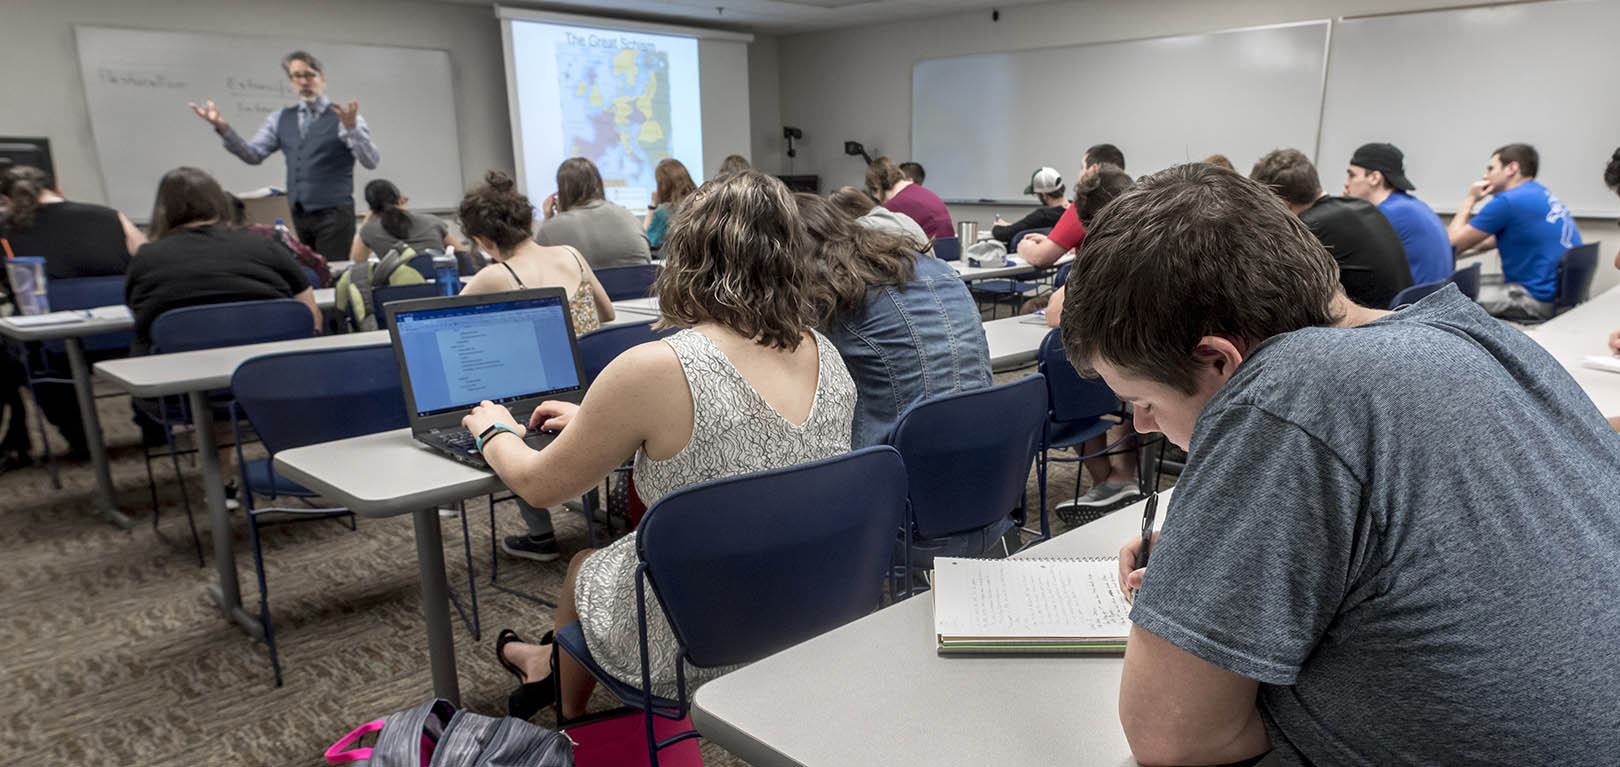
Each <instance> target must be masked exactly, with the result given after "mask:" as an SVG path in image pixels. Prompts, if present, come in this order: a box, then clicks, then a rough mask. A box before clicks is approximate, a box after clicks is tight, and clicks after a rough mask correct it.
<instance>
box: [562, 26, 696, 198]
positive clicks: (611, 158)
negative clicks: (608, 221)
mask: <svg viewBox="0 0 1620 767" xmlns="http://www.w3.org/2000/svg"><path fill="white" fill-rule="evenodd" d="M575 37H576V36H575V35H572V34H570V35H569V38H575ZM599 41H603V39H602V38H598V37H595V36H592V37H591V38H590V42H591V43H592V44H586V45H558V46H557V48H556V52H557V72H558V76H559V82H558V85H559V86H560V88H559V97H560V99H559V100H560V101H561V102H562V103H561V105H560V106H561V112H562V126H563V132H562V140H563V146H562V147H560V148H561V149H562V151H563V152H564V153H565V155H568V156H574V155H577V156H580V157H585V158H588V159H590V160H591V161H592V162H594V163H596V167H597V168H598V169H599V170H600V171H601V172H602V180H603V182H604V184H605V185H606V187H607V188H606V192H607V197H608V199H610V200H613V201H615V202H618V203H620V204H637V205H645V204H646V201H647V200H648V199H649V198H650V197H651V195H652V192H653V189H654V188H655V187H656V186H657V182H656V181H655V180H654V178H653V168H654V166H656V165H657V164H658V161H659V160H662V159H664V158H665V157H668V156H670V136H669V133H670V108H669V56H668V54H666V53H665V52H663V51H659V50H655V49H653V47H652V46H651V45H642V46H636V47H629V46H626V47H607V46H604V45H602V44H601V42H599ZM569 42H574V40H573V39H570V40H569ZM581 42H583V41H581ZM604 42H605V41H604ZM625 42H630V41H628V40H626V41H625ZM632 45H633V43H632Z"/></svg>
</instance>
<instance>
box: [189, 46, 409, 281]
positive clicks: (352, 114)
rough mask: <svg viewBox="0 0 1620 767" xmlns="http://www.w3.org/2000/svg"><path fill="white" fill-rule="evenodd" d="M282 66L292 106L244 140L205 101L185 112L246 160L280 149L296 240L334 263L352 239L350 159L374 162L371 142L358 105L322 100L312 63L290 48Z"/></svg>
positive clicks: (317, 68)
mask: <svg viewBox="0 0 1620 767" xmlns="http://www.w3.org/2000/svg"><path fill="white" fill-rule="evenodd" d="M281 68H282V70H283V71H285V72H286V73H287V79H288V80H289V81H291V82H292V86H293V88H294V89H295V90H297V91H298V99H299V103H298V105H297V106H291V107H287V108H286V109H282V110H280V111H278V112H275V113H273V114H271V115H270V116H269V117H268V118H267V119H265V121H264V125H262V126H260V127H259V132H258V133H255V134H253V138H251V139H248V140H243V139H242V137H241V136H240V135H239V134H237V132H236V131H234V130H232V129H231V126H230V125H229V124H228V123H226V122H225V118H224V117H222V116H220V113H219V108H218V107H216V106H214V102H212V101H210V102H208V103H207V104H206V105H205V106H197V105H196V104H192V105H191V110H192V111H193V112H196V113H197V116H198V117H201V118H202V119H204V120H206V121H207V122H208V123H209V124H210V125H212V126H214V130H215V131H217V132H218V133H219V135H220V137H221V138H223V139H224V140H225V149H226V150H228V151H229V152H230V153H231V154H234V155H236V156H237V157H240V158H242V161H243V162H246V163H248V164H249V165H258V164H259V163H260V162H263V161H264V158H266V157H269V156H270V155H272V154H274V153H275V152H276V150H278V149H279V150H281V152H282V153H283V154H285V155H286V156H287V204H288V206H289V207H291V208H292V220H293V228H294V229H296V230H297V232H298V239H299V240H301V241H303V243H304V244H306V245H308V246H310V247H311V248H314V249H315V251H316V252H318V253H320V254H321V255H322V256H325V257H326V258H327V259H328V260H334V259H336V260H341V259H344V258H347V257H348V253H349V245H350V243H351V242H353V240H354V162H355V160H359V161H360V164H361V165H364V166H366V167H367V168H375V167H377V147H376V145H375V144H373V143H371V131H370V129H368V128H367V127H366V120H365V118H363V117H361V116H360V102H358V101H350V102H349V104H348V106H339V105H337V104H333V103H332V101H331V100H330V99H328V98H327V97H326V77H325V75H322V74H321V62H320V61H319V60H317V59H316V58H315V57H314V56H311V55H310V54H308V53H305V52H303V51H293V52H292V53H289V54H287V57H286V58H284V59H282V60H281Z"/></svg>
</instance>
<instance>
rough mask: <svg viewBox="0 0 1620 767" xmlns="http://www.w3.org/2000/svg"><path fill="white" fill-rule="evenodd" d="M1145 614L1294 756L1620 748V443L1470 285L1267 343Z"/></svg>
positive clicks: (1145, 593)
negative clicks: (1469, 292) (1235, 693)
mask: <svg viewBox="0 0 1620 767" xmlns="http://www.w3.org/2000/svg"><path fill="white" fill-rule="evenodd" d="M1131 620H1133V621H1135V622H1136V623H1137V624H1138V625H1140V626H1141V627H1142V628H1144V629H1146V630H1148V631H1151V632H1153V633H1154V634H1157V635H1158V636H1160V637H1162V638H1164V639H1166V640H1168V641H1170V642H1171V643H1173V644H1175V645H1176V646H1177V647H1180V648H1181V649H1183V650H1186V651H1187V652H1189V653H1192V654H1193V655H1196V656H1198V657H1199V658H1202V659H1204V660H1206V661H1209V662H1211V663H1214V664H1215V665H1217V666H1220V667H1222V668H1224V669H1227V670H1229V671H1232V672H1234V673H1237V674H1241V675H1243V676H1246V677H1249V678H1251V679H1256V680H1258V681H1260V682H1261V686H1260V700H1259V704H1260V711H1261V714H1262V717H1263V719H1264V721H1265V724H1266V728H1267V730H1268V732H1269V733H1270V736H1271V742H1272V744H1273V746H1274V747H1275V748H1276V749H1277V755H1278V756H1279V757H1281V761H1282V763H1285V764H1310V763H1314V764H1322V765H1328V764H1332V765H1340V764H1367V765H1389V764H1514V765H1523V764H1599V763H1608V762H1612V761H1614V760H1615V758H1616V757H1617V756H1620V437H1617V436H1616V435H1615V433H1614V432H1613V431H1612V430H1611V429H1610V428H1609V426H1608V424H1607V423H1606V422H1605V421H1604V419H1603V417H1602V416H1601V415H1600V414H1599V413H1598V410H1597V408H1596V407H1594V406H1593V405H1592V402H1591V400H1589V399H1588V398H1587V397H1586V395H1585V394H1584V393H1582V391H1581V389H1580V387H1579V386H1577V385H1576V383H1575V381H1574V380H1573V379H1572V378H1570V376H1569V374H1568V373H1567V372H1566V371H1565V370H1564V369H1563V367H1561V366H1560V365H1559V364H1558V363H1557V362H1556V361H1555V360H1553V358H1552V357H1551V356H1550V355H1548V354H1547V352H1546V351H1544V350H1543V349H1542V348H1541V347H1540V346H1538V345H1537V344H1536V343H1535V342H1534V341H1531V340H1530V339H1529V338H1528V337H1527V336H1525V335H1524V334H1523V333H1521V332H1519V331H1518V330H1516V329H1514V328H1512V327H1511V326H1508V325H1506V324H1503V323H1501V322H1498V321H1497V320H1494V319H1492V318H1491V317H1489V316H1488V315H1486V314H1485V312H1484V311H1483V310H1481V309H1480V308H1479V307H1478V306H1477V305H1475V304H1474V303H1473V302H1471V301H1469V300H1467V299H1466V298H1464V297H1463V296H1462V294H1461V293H1459V292H1458V291H1457V289H1456V288H1455V287H1452V286H1447V287H1446V288H1445V289H1443V290H1442V291H1440V292H1438V293H1435V294H1434V295H1432V296H1430V297H1428V298H1425V299H1424V300H1422V301H1420V302H1418V303H1416V304H1413V305H1412V306H1409V307H1407V308H1406V309H1404V310H1402V311H1400V312H1397V313H1395V314H1393V315H1390V316H1388V317H1385V318H1383V319H1380V320H1378V321H1377V322H1373V323H1370V324H1368V325H1365V326H1362V327H1360V328H1353V329H1330V328H1311V329H1306V330H1300V331H1297V332H1294V333H1288V334H1284V335H1281V336H1277V337H1275V338H1272V339H1270V340H1268V341H1266V342H1265V343H1262V344H1260V345H1259V346H1258V347H1257V348H1256V349H1255V350H1254V351H1253V353H1252V354H1251V355H1250V356H1249V358H1248V359H1246V360H1245V361H1244V362H1243V364H1242V365H1241V366H1239V367H1238V370H1237V373H1236V374H1235V375H1234V376H1233V377H1232V379H1231V380H1230V381H1228V382H1227V384H1226V385H1225V386H1224V387H1222V388H1221V390H1220V391H1219V392H1217V393H1216V395H1215V396H1214V398H1213V399H1211V400H1210V402H1209V404H1208V405H1207V406H1206V407H1205V408H1204V410H1203V412H1202V413H1201V414H1200V415H1199V418H1198V422H1197V424H1196V427H1195V429H1194V435H1193V439H1192V445H1191V450H1190V453H1189V456H1188V460H1187V468H1186V471H1185V473H1184V474H1183V475H1182V477H1181V481H1180V482H1179V483H1178V484H1177V487H1176V494H1175V496H1174V499H1173V501H1172V502H1171V508H1170V511H1169V514H1168V517H1167V522H1166V523H1165V526H1164V532H1163V534H1162V537H1161V539H1160V541H1159V543H1158V545H1157V546H1155V547H1154V549H1153V555H1152V563H1151V564H1150V565H1149V567H1148V570H1147V577H1146V579H1145V581H1144V583H1143V586H1142V591H1141V593H1140V594H1139V595H1138V598H1137V600H1136V604H1135V607H1134V608H1133V609H1132V611H1131Z"/></svg>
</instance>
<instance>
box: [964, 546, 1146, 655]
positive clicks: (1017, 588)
mask: <svg viewBox="0 0 1620 767" xmlns="http://www.w3.org/2000/svg"><path fill="white" fill-rule="evenodd" d="M933 596H934V633H935V635H936V636H937V638H938V642H939V654H941V655H972V654H1006V653H1055V654H1070V653H1077V654H1098V653H1101V654H1116V655H1117V654H1119V653H1122V652H1124V651H1125V640H1126V637H1128V636H1129V635H1130V630H1131V624H1130V609H1131V608H1130V605H1129V604H1128V603H1126V601H1125V597H1124V595H1123V594H1121V593H1120V590H1119V567H1118V560H1117V559H1116V558H1114V557H1086V558H1077V559H994V560H992V559H958V558H952V557H939V558H937V559H935V560H934V588H933Z"/></svg>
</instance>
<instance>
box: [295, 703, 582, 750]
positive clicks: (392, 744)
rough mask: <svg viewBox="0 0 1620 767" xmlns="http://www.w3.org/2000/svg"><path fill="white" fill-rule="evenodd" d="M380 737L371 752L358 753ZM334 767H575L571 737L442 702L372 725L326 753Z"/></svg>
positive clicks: (404, 712)
mask: <svg viewBox="0 0 1620 767" xmlns="http://www.w3.org/2000/svg"><path fill="white" fill-rule="evenodd" d="M373 732H375V733H377V743H376V745H374V746H372V747H370V748H353V746H354V745H355V743H357V742H359V740H360V739H361V738H363V737H365V736H366V735H369V734H371V733H373ZM326 761H327V763H328V764H354V765H363V766H364V767H573V764H574V747H573V743H572V742H571V741H570V740H569V739H568V736H566V735H564V734H562V733H560V732H555V731H553V730H548V729H546V728H544V727H539V726H536V725H533V724H530V723H528V722H525V721H523V720H521V719H513V718H512V717H509V716H507V717H501V718H499V719H497V718H495V717H489V716H484V715H482V714H474V713H473V712H471V711H466V710H457V709H456V707H455V706H454V705H452V704H451V703H450V701H447V700H443V699H439V700H433V701H429V702H427V703H423V704H422V705H420V706H417V707H416V708H412V709H408V710H406V711H401V712H399V713H397V714H394V715H392V716H388V717H384V718H382V719H377V720H374V721H370V722H367V723H365V724H363V725H360V726H359V727H357V728H355V730H354V732H351V733H349V734H348V735H345V736H343V737H342V738H341V739H340V740H338V742H336V743H333V744H332V747H331V748H328V749H326Z"/></svg>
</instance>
